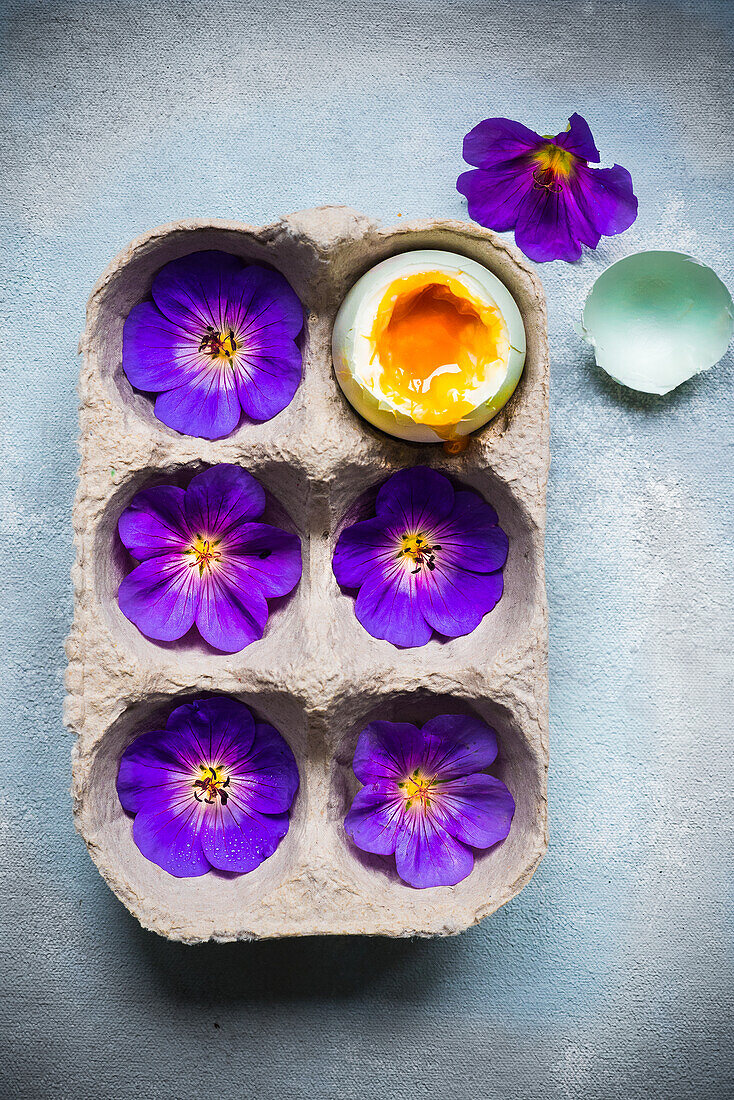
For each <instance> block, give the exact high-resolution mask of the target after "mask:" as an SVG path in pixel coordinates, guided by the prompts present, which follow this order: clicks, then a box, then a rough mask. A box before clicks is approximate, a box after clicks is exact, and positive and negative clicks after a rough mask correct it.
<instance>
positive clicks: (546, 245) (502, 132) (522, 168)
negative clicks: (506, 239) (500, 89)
mask: <svg viewBox="0 0 734 1100" xmlns="http://www.w3.org/2000/svg"><path fill="white" fill-rule="evenodd" d="M464 160H465V161H468V163H469V164H475V165H476V166H477V170H476V171H472V172H464V173H463V174H462V175H461V176H459V179H458V181H457V184H456V186H457V188H458V190H459V191H460V192H461V193H462V195H465V196H466V198H467V200H468V203H469V216H470V217H472V218H473V219H474V221H476V222H479V224H480V225H486V226H487V227H488V228H489V229H496V230H498V231H500V232H503V231H504V230H507V229H514V230H515V241H516V243H517V246H518V248H521V249H522V251H523V252H524V253H525V255H526V256H529V257H530V259H531V260H537V261H538V262H540V263H542V262H544V261H545V260H568V261H572V260H578V259H579V257H580V256H581V245H582V244H585V245H588V246H589V248H596V246H597V245H598V243H599V241H600V239H601V238H602V237H609V236H613V235H614V234H615V233H623V232H624V230H625V229H629V227H630V226H631V225H632V222H633V221H634V220H635V218H636V217H637V199H636V198H635V196H634V194H633V191H632V179H631V177H630V174H629V172H628V171H627V169H626V168H622V167H621V165H619V164H615V165H614V167H613V168H590V167H589V161H592V163H594V164H597V163H598V162H599V160H600V156H599V150H598V149H597V148H596V146H595V144H594V139H593V137H592V135H591V130H590V129H589V126H588V123H587V122H586V121H585V120H584V119H583V118H582V117H581V115H577V114H573V115H571V118H570V119H569V121H568V129H567V130H563V131H562V132H561V133H560V134H556V135H555V137H551V136H549V135H545V136H541V135H540V134H536V133H535V132H534V131H533V130H528V128H527V126H522V125H521V124H520V123H519V122H512V121H511V120H510V119H509V118H487V119H485V120H484V122H480V123H479V125H478V126H475V127H474V129H473V130H471V131H470V132H469V133H468V134H467V135H466V137H465V138H464Z"/></svg>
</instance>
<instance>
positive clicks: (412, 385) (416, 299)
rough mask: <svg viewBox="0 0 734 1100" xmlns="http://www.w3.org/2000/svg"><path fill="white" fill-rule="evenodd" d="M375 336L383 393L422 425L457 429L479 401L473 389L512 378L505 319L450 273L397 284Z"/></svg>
mask: <svg viewBox="0 0 734 1100" xmlns="http://www.w3.org/2000/svg"><path fill="white" fill-rule="evenodd" d="M370 339H371V344H372V360H373V362H374V361H375V360H377V361H378V363H379V365H380V367H381V371H382V373H381V375H380V378H379V386H380V389H381V390H382V392H383V394H384V395H385V397H389V398H391V399H392V400H393V402H394V403H395V405H396V407H398V408H400V409H401V410H402V411H405V412H406V413H407V414H408V415H410V417H411V419H413V420H415V421H416V422H419V423H423V424H431V425H434V426H445V427H450V426H451V425H455V424H458V423H459V421H460V420H461V419H462V417H464V416H466V415H467V413H469V412H471V411H472V409H474V408H476V406H477V404H478V401H477V399H476V398H473V397H472V396H471V394H472V391H474V390H476V389H477V388H478V387H479V386H482V385H483V384H484V383H485V382H488V381H490V380H493V381H496V383H497V386H499V385H500V384H501V382H502V380H503V378H504V375H505V371H506V361H507V354H508V350H509V339H508V335H507V327H506V325H505V321H504V318H503V316H502V314H501V313H500V311H499V309H498V308H497V307H496V306H495V305H489V304H487V303H485V302H481V301H479V300H478V299H476V298H474V297H473V296H472V295H471V293H470V292H469V290H468V289H467V288H466V287H465V286H464V285H463V284H462V283H461V282H460V281H459V280H458V279H455V278H453V277H452V276H451V275H448V274H446V273H445V272H441V271H427V272H420V273H418V274H416V275H409V276H405V277H403V278H400V279H395V280H393V282H392V283H390V285H389V286H388V288H387V290H386V291H385V294H384V295H383V297H382V300H381V302H380V304H379V306H378V308H377V313H376V315H375V321H374V325H373V328H372V333H371V337H370Z"/></svg>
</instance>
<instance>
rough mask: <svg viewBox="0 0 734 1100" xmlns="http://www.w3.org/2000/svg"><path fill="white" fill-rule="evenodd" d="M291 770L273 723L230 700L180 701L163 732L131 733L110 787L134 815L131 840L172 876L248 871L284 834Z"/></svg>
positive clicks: (294, 782) (294, 781)
mask: <svg viewBox="0 0 734 1100" xmlns="http://www.w3.org/2000/svg"><path fill="white" fill-rule="evenodd" d="M297 790H298V768H297V767H296V762H295V760H294V758H293V753H292V752H291V750H290V748H289V747H288V745H287V744H286V743H285V741H284V740H283V738H282V737H281V735H280V734H279V733H278V731H277V730H276V729H274V728H273V726H269V725H267V724H266V723H264V722H257V721H256V720H255V719H254V718H253V716H252V714H251V713H250V711H249V710H248V709H247V707H246V706H245V705H244V704H243V703H237V702H235V701H234V700H233V699H225V698H221V697H220V698H215V699H197V700H196V701H195V702H193V703H187V704H186V705H185V706H182V707H178V708H177V709H176V710H174V711H173V713H172V714H171V715H170V717H169V719H168V721H167V723H166V728H165V729H164V730H153V731H151V732H150V733H143V734H141V735H140V737H136V739H135V740H134V741H133V743H132V744H131V745H129V746H128V747H127V748H126V749H125V751H124V753H123V754H122V759H121V760H120V770H119V772H118V776H117V794H118V797H119V799H120V802H121V803H122V806H123V808H124V809H125V810H127V812H128V813H131V814H135V815H136V816H135V822H134V824H133V840H134V841H135V843H136V844H137V846H138V848H139V849H140V851H141V852H142V853H143V855H144V856H145V857H146V859H149V860H151V861H152V862H153V863H157V864H158V866H159V867H162V868H163V870H164V871H168V873H169V874H171V875H175V876H176V877H177V878H187V877H189V876H192V877H193V876H195V875H205V874H206V873H207V871H210V870H211V869H212V867H215V868H218V869H219V870H222V871H239V872H244V871H253V870H254V869H255V867H258V866H259V865H260V864H261V863H262V862H263V860H265V859H267V858H268V856H271V855H272V854H273V852H274V851H275V849H276V848H277V847H278V844H279V843H280V841H281V840H282V839H283V837H284V836H285V834H286V833H287V832H288V811H289V810H290V807H291V803H292V802H293V798H294V796H295V793H296V791H297Z"/></svg>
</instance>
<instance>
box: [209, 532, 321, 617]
mask: <svg viewBox="0 0 734 1100" xmlns="http://www.w3.org/2000/svg"><path fill="white" fill-rule="evenodd" d="M224 545H225V552H226V553H227V554H232V555H234V557H235V558H236V561H237V565H238V568H239V570H240V574H239V575H240V576H244V575H245V573H246V574H247V575H249V576H250V577H251V578H252V581H253V582H254V583H255V584H256V585H257V587H258V588H259V589H260V590H261V592H262V593H263V595H264V596H266V597H267V598H268V599H271V598H273V597H275V596H285V595H287V594H288V593H289V592H292V591H293V589H294V588H295V587H296V585H297V584H298V582H299V580H300V579H301V572H302V569H303V563H302V561H301V540H300V539H299V537H298V535H292V534H289V532H288V531H281V530H280V528H278V527H270V526H269V525H268V524H267V523H245V524H242V526H241V527H239V528H238V529H237V531H233V532H232V533H231V534H230V535H229V536H228V539H227V542H226V544H224Z"/></svg>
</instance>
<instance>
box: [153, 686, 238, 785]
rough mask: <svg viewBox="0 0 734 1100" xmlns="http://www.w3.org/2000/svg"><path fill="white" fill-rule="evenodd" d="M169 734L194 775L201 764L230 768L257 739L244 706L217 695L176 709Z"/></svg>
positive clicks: (171, 714) (170, 720)
mask: <svg viewBox="0 0 734 1100" xmlns="http://www.w3.org/2000/svg"><path fill="white" fill-rule="evenodd" d="M166 730H168V731H170V732H171V733H173V734H174V735H175V743H176V745H177V747H178V751H179V752H180V753H181V755H182V757H183V759H184V760H185V761H186V762H187V764H190V766H191V768H192V769H193V770H194V771H195V770H196V769H197V768H198V766H199V764H200V763H201V762H202V760H205V761H208V762H210V763H213V764H226V765H227V766H229V765H231V764H232V762H233V761H234V760H236V759H238V758H239V757H240V756H243V755H247V754H248V753H249V752H250V751H251V749H252V744H253V740H254V737H255V720H254V718H253V717H252V713H251V711H250V710H249V708H248V707H246V706H245V704H244V703H240V702H238V701H237V700H236V699H229V698H227V696H225V695H217V696H215V697H213V698H211V699H195V700H194V702H192V703H184V705H183V706H180V707H176V709H175V710H173V711H171V713H170V714H169V716H168V721H167V722H166Z"/></svg>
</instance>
